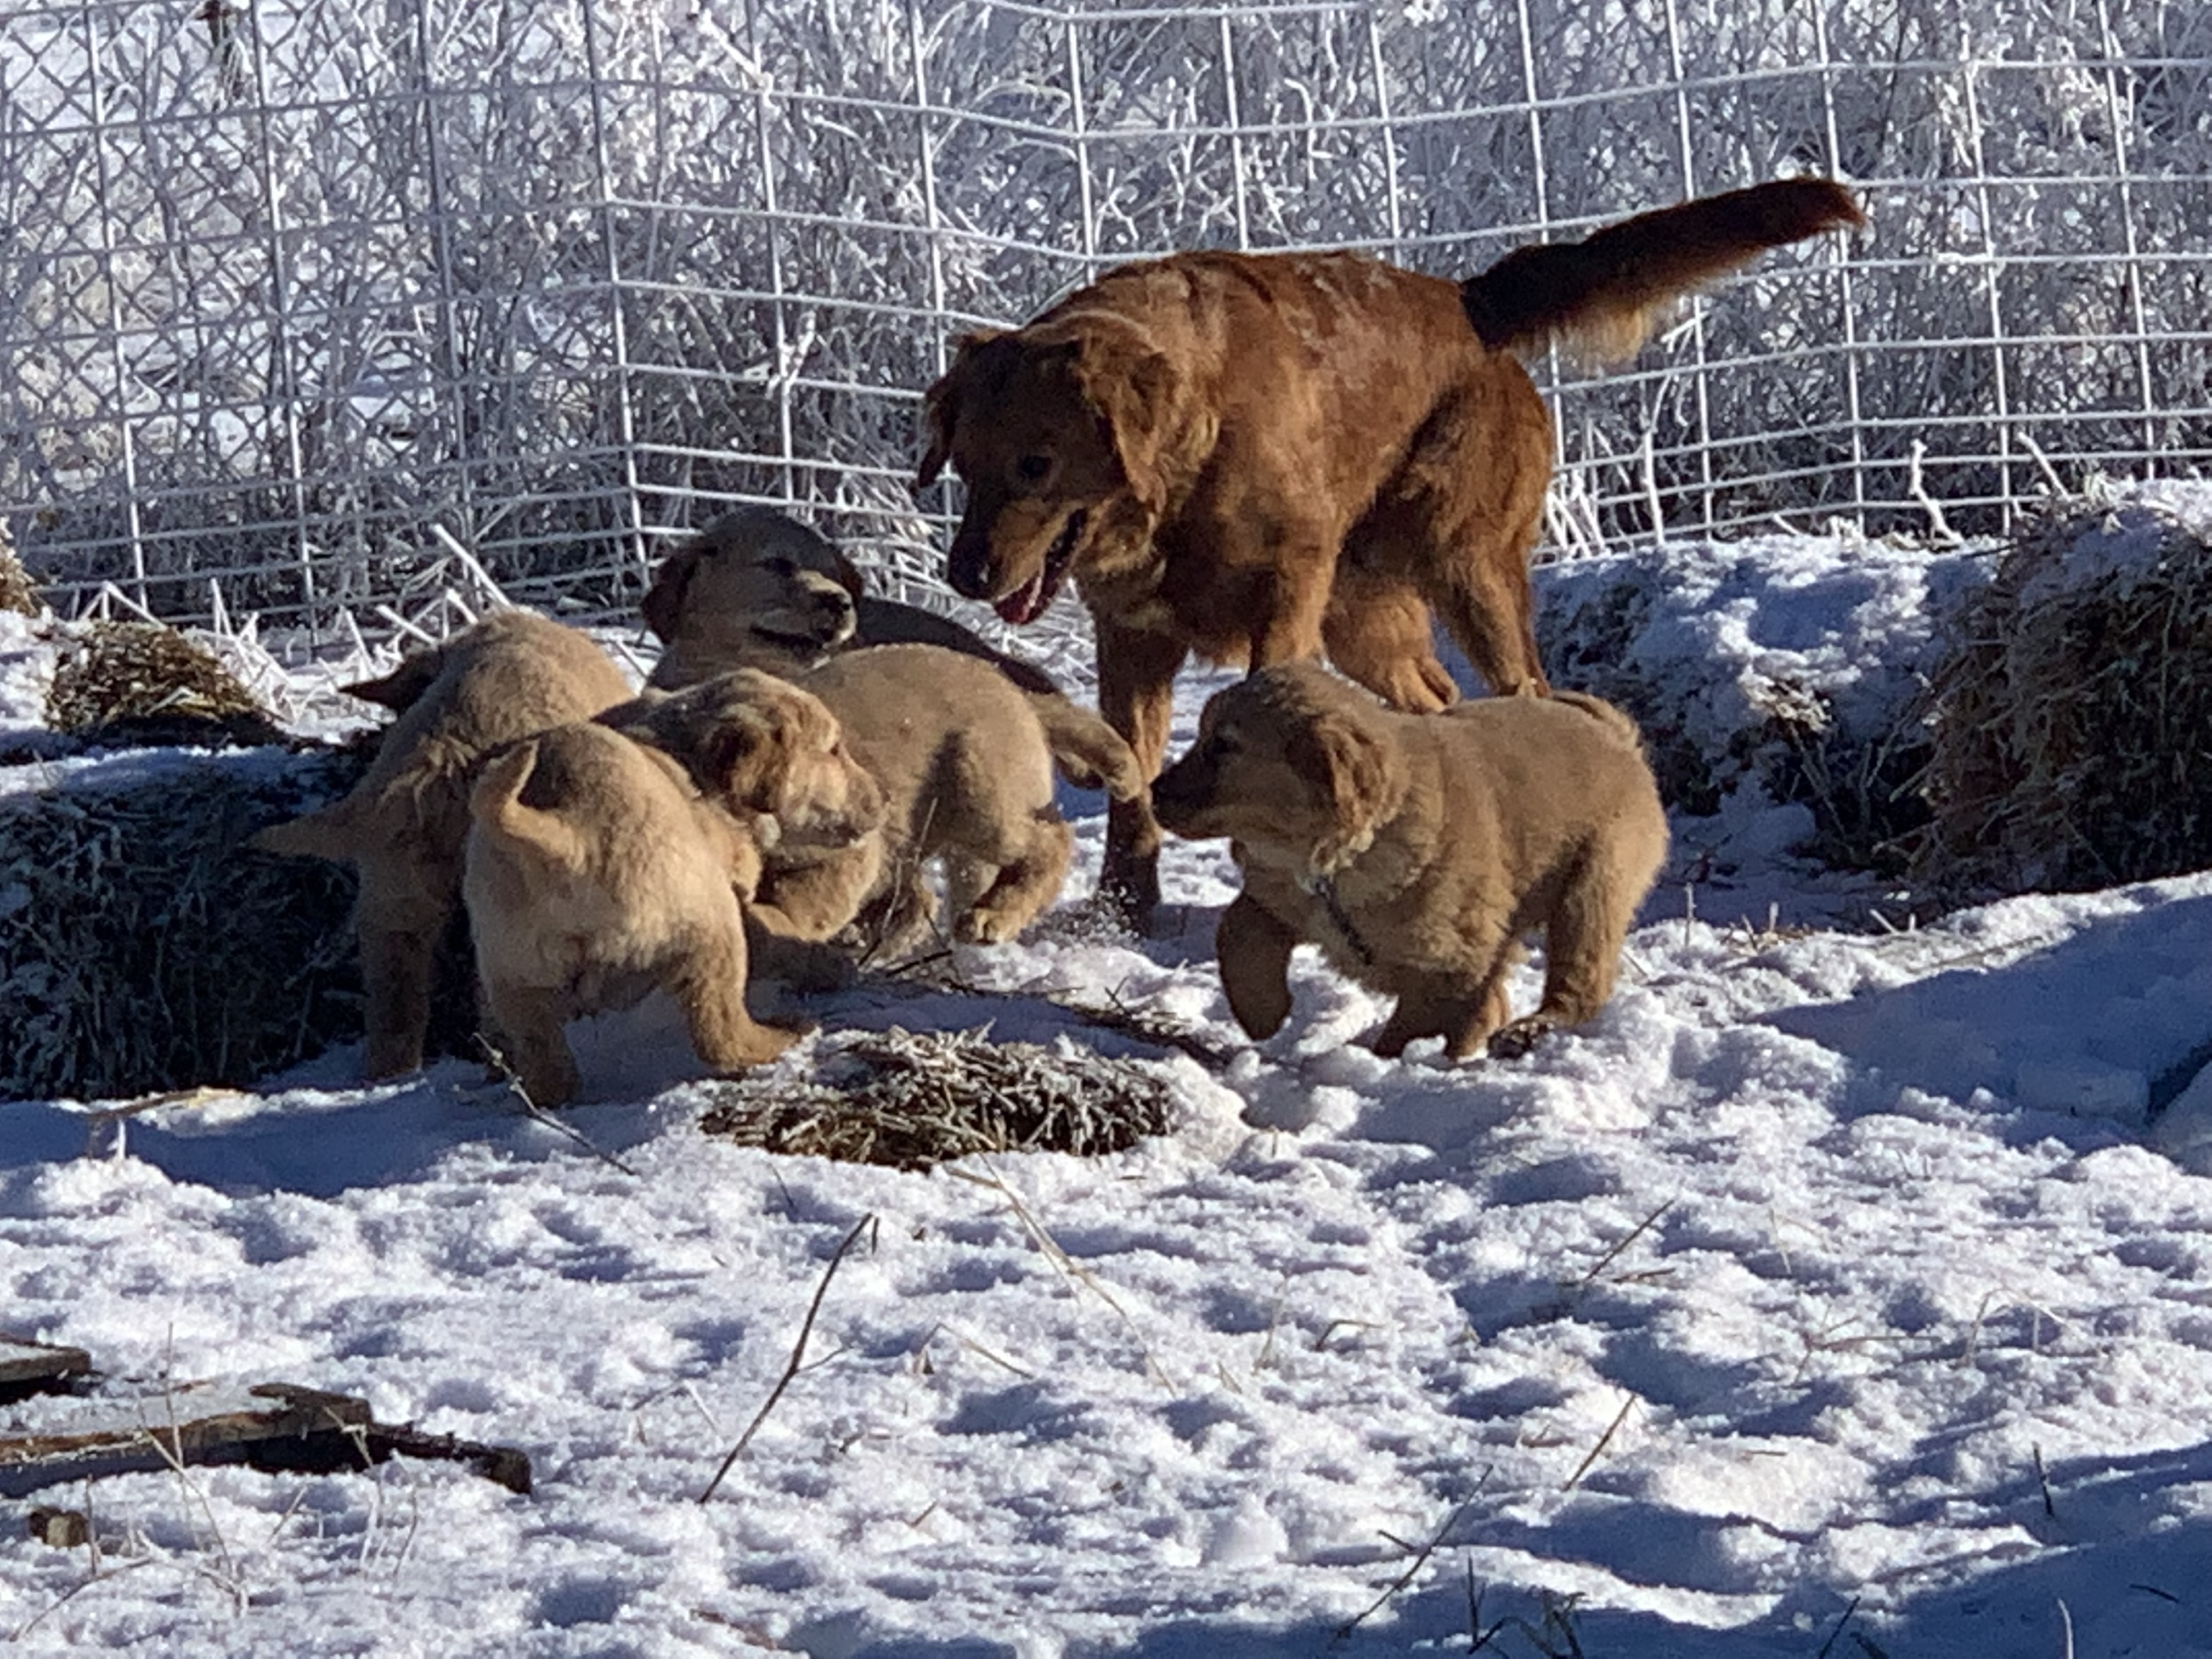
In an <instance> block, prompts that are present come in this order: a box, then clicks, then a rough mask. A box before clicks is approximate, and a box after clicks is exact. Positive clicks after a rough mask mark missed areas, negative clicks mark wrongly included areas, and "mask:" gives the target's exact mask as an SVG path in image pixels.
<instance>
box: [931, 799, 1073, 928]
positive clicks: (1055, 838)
mask: <svg viewBox="0 0 2212 1659" xmlns="http://www.w3.org/2000/svg"><path fill="white" fill-rule="evenodd" d="M1022 840H1023V842H1024V844H1023V845H1022V846H1021V848H1019V849H1018V851H1015V852H1014V853H1013V854H1012V856H1010V857H1009V858H1008V859H1007V860H1006V862H1004V863H1002V864H995V865H994V864H991V863H987V862H986V861H984V860H979V859H976V858H974V857H973V856H968V857H960V856H951V855H948V856H947V858H946V860H945V898H946V900H947V902H948V908H950V909H951V912H952V936H953V938H955V939H964V940H966V941H968V942H969V943H970V944H975V945H1002V944H1004V943H1005V942H1006V940H1008V939H1012V938H1014V937H1015V936H1016V935H1018V933H1020V932H1021V931H1022V929H1023V928H1024V927H1028V926H1029V925H1030V923H1031V922H1032V921H1036V919H1037V917H1038V916H1039V915H1041V914H1042V912H1043V910H1044V908H1045V907H1046V906H1047V905H1048V904H1050V903H1051V902H1053V900H1054V899H1055V898H1057V897H1059V896H1060V884H1061V883H1062V882H1063V881H1065V880H1066V878H1067V866H1068V865H1069V864H1070V863H1071V862H1073V859H1074V856H1075V832H1074V831H1073V829H1069V828H1068V827H1067V824H1066V822H1065V821H1064V820H1063V819H1062V818H1061V817H1060V814H1059V813H1058V812H1056V811H1053V810H1052V809H1051V808H1050V807H1046V808H1044V809H1042V811H1039V812H1038V813H1037V815H1036V818H1035V820H1034V821H1033V822H1032V823H1031V824H1030V827H1029V830H1028V833H1027V834H1026V835H1025V836H1023V837H1022Z"/></svg>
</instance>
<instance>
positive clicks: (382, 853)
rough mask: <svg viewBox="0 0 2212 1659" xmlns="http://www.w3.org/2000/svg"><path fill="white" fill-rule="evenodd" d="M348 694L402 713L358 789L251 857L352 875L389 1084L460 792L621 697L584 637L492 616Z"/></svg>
mask: <svg viewBox="0 0 2212 1659" xmlns="http://www.w3.org/2000/svg"><path fill="white" fill-rule="evenodd" d="M348 689H349V690H352V691H353V692H354V693H355V694H356V695H357V696H364V697H366V698H368V700H369V701H371V702H380V703H382V704H384V705H385V706H386V707H387V708H397V709H399V710H401V711H403V712H402V713H401V714H400V715H399V718H398V720H395V721H393V723H392V726H391V728H390V729H389V730H388V731H387V732H386V733H385V736H384V740H383V743H382V744H381V746H380V748H379V749H378V750H377V753H376V759H375V761H374V763H372V764H371V766H370V767H369V769H368V774H367V775H366V776H364V777H363V778H362V781H361V782H360V783H359V784H357V785H356V786H355V787H354V789H353V791H352V792H351V793H349V794H348V795H347V796H346V797H345V798H344V799H342V800H340V801H337V802H336V803H335V804H333V805H330V806H328V807H325V808H324V809H323V810H322V811H318V812H312V813H309V814H307V816H306V817H298V818H294V819H292V820H290V821H289V822H288V823H279V824H273V825H271V826H270V828H268V829H264V830H263V831H262V832H261V833H260V834H259V835H258V836H255V837H254V838H253V843H252V844H253V845H255V846H257V847H259V848H263V849H264V850H265V851H268V852H273V853H291V854H309V855H313V856H314V857H317V858H326V859H334V860H350V861H351V862H352V863H353V865H354V866H355V867H356V869H357V870H358V871H359V872H360V875H361V899H360V902H359V905H358V907H357V909H356V917H355V926H356V933H357V934H358V937H359V940H360V947H361V963H362V981H363V984H364V988H365V991H366V993H367V1000H368V1054H367V1064H368V1074H369V1075H370V1076H371V1077H390V1076H393V1075H396V1074H397V1073H402V1072H408V1071H412V1070H413V1069H414V1068H415V1067H416V1066H420V1065H421V1064H422V1043H423V1037H424V1033H425V1031H426V1030H427V1028H428V1024H429V1018H430V984H431V977H432V967H433V962H434V959H435V951H436V946H437V943H438V940H439V938H440V936H441V934H442V933H444V932H445V930H446V927H447V923H448V922H449V921H451V920H452V919H453V916H454V915H456V914H457V913H458V912H459V909H460V907H461V865H462V848H463V845H464V842H465V838H466V836H467V833H468V824H469V818H468V800H469V790H470V787H471V784H472V783H473V782H474V781H475V778H476V775H477V770H478V769H479V768H480V767H481V765H482V764H483V761H484V759H485V757H487V756H489V754H491V753H492V752H493V751H494V750H497V749H499V748H501V746H503V745H505V744H508V743H511V742H513V741H514V740H515V739H516V738H523V737H526V736H528V735H530V734H531V733H532V732H538V731H542V730H544V728H545V727H547V726H556V725H560V724H562V723H563V722H565V721H569V720H588V719H590V718H591V717H592V715H593V714H598V713H599V711H600V710H601V709H603V708H609V707H611V706H612V705H613V704H616V703H618V702H622V701H623V700H624V699H625V698H627V697H628V696H629V695H630V688H629V681H628V680H626V679H624V678H623V674H622V671H621V670H619V669H618V668H617V667H616V666H615V665H614V663H613V661H612V660H611V659H610V658H609V657H608V656H607V654H606V653H605V652H604V651H602V650H600V649H599V647H598V646H597V645H595V644H593V643H592V641H591V640H590V639H589V638H588V637H587V636H586V635H583V634H580V633H579V632H577V631H576V630H575V629H571V628H564V627H562V625H561V624H560V623H555V622H550V621H548V620H547V619H545V618H544V617H538V616H535V615H532V613H530V612H528V611H500V612H498V613H496V614H495V615H493V616H490V617H486V618H485V619H484V620H483V621H482V622H480V623H477V624H476V625H475V626H474V627H471V628H469V629H465V630H463V631H462V632H461V633H459V634H456V635H453V638H452V639H450V640H448V641H446V642H445V643H444V644H443V645H441V646H439V647H435V649H432V650H429V651H426V652H422V653H419V654H418V655H416V656H414V657H411V658H410V659H407V660H406V661H404V662H403V663H402V664H401V665H399V667H398V669H396V670H394V671H392V673H390V674H388V675H386V676H385V677H383V678H381V679H380V680H372V681H366V682H363V683H362V684H360V685H357V686H353V687H349V688H348Z"/></svg>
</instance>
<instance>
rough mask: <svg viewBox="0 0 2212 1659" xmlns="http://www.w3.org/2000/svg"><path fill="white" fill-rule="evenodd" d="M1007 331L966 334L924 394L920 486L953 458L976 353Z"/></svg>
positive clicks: (916, 477)
mask: <svg viewBox="0 0 2212 1659" xmlns="http://www.w3.org/2000/svg"><path fill="white" fill-rule="evenodd" d="M1005 332H1006V331H1005V330H1004V329H999V328H986V329H978V330H977V331H975V332H974V333H972V334H963V335H962V336H961V337H960V338H959V340H958V342H957V344H956V346H955V349H954V351H953V356H952V367H951V368H948V369H946V370H945V373H944V374H940V375H939V376H938V378H937V382H936V384H935V385H933V386H931V387H930V388H929V390H928V391H927V392H923V393H922V394H921V424H922V430H923V431H924V432H925V433H926V434H927V446H926V447H925V448H924V449H923V451H922V455H921V466H920V468H919V469H917V470H916V471H915V475H914V487H915V489H917V490H922V489H928V488H929V487H930V485H932V484H933V483H936V482H937V475H938V474H939V473H940V472H942V471H945V463H946V462H947V461H949V460H951V459H952V435H953V433H954V431H955V430H956V429H957V428H958V427H959V425H960V401H961V398H963V396H964V395H965V393H966V392H967V390H968V382H969V380H971V379H973V378H974V375H975V354H976V353H977V352H978V351H980V350H981V349H983V348H984V347H985V346H987V345H988V344H990V343H991V342H992V341H994V340H995V339H997V338H998V337H1000V335H1001V334H1004V333H1005Z"/></svg>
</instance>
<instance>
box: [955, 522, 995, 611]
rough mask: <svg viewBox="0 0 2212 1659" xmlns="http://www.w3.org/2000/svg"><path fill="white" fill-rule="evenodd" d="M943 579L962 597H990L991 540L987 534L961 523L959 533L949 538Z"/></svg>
mask: <svg viewBox="0 0 2212 1659" xmlns="http://www.w3.org/2000/svg"><path fill="white" fill-rule="evenodd" d="M945 580H946V581H948V582H950V583H951V585H952V591H953V592H956V593H957V594H958V595H960V597H961V598H962V599H989V598H990V597H991V543H990V538H988V537H987V536H983V535H980V534H978V533H977V532H975V531H972V530H970V529H969V528H968V526H966V525H964V524H963V525H962V526H960V532H959V534H957V535H956V536H955V537H953V538H952V550H951V552H950V553H948V554H947V555H945Z"/></svg>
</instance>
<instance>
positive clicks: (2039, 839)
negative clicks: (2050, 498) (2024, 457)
mask: <svg viewBox="0 0 2212 1659" xmlns="http://www.w3.org/2000/svg"><path fill="white" fill-rule="evenodd" d="M1948 633H1949V636H1950V643H1949V648H1948V653H1947V654H1946V656H1945V658H1944V659H1943V660H1942V664H1941V665H1940V666H1939V668H1938V669H1937V671H1936V676H1935V678H1934V681H1933V684H1932V686H1931V690H1930V698H1931V704H1932V708H1933V710H1934V719H1935V725H1934V748H1933V752H1932V755H1931V757H1930V760H1929V766H1928V771H1927V783H1926V789H1927V794H1928V797H1929V802H1930V805H1931V806H1932V808H1933V811H1934V821H1933V823H1932V824H1931V825H1930V826H1929V832H1928V835H1927V837H1926V840H1925V842H1924V844H1923V848H1921V850H1920V853H1919V855H1918V857H1917V860H1916V868H1917V873H1919V874H1920V875H1922V876H1923V877H1924V878H1927V879H1929V880H1931V881H1936V882H1941V883H1943V884H1947V885H1951V886H1954V887H1959V888H1963V889H1969V890H1984V891H1998V892H2021V891H2028V890H2054V889H2055V890H2083V889H2089V888H2097V887H2105V886H2110V885H2112V884H2116V883H2120V882H2127V881H2137V880H2142V879H2146V878H2152V877H2157V876H2166V875H2174V874H2178V873H2179V872H2184V871H2188V870H2196V869H2200V868H2203V866H2206V865H2208V864H2212V767H2208V766H2206V765H2205V764H2203V761H2202V758H2201V757H2202V756H2203V750H2204V749H2205V745H2206V742H2207V736H2206V734H2207V733H2208V732H2212V547H2208V546H2207V545H2206V540H2205V537H2204V536H2203V533H2201V532H2199V531H2197V530H2196V529H2193V528H2191V526H2187V525H2185V523H2183V522H2182V521H2181V520H2179V519H2177V518H2175V517H2174V516H2172V514H2171V513H2166V512H2163V511H2161V510H2160V508H2159V507H2156V506H2154V505H2152V504H2148V503H2144V502H2140V501H2136V502H2130V503H2129V504H2127V505H2125V506H2123V507H2116V508H2111V509H2100V510H2090V511H2083V510H2081V509H2079V508H2078V507H2077V508H2075V509H2074V510H2072V511H2069V512H2067V513H2060V514H2055V515H2053V516H2052V517H2051V518H2049V519H2047V520H2045V521H2044V522H2043V523H2041V524H2039V526H2036V527H2034V528H2033V529H2032V530H2031V531H2029V532H2027V534H2026V535H2024V536H2022V537H2021V539H2020V540H2019V541H2018V542H2016V543H2015V544H2013V545H2012V546H2011V547H2010V548H2008V550H2007V551H2006V552H2005V555H2004V556H2003V558H2002V561H2001V562H1999V564H1998V567H1997V568H1996V572H1995V574H1994V576H1993V577H1992V579H1991V580H1990V583H1989V584H1988V585H1987V586H1985V587H1984V588H1981V589H1979V590H1978V591H1976V592H1972V593H1970V594H1969V595H1968V596H1967V597H1966V600H1965V602H1964V603H1963V604H1962V605H1961V606H1960V608H1959V610H1958V611H1957V612H1956V613H1955V614H1954V617H1951V618H1950V619H1949V623H1948Z"/></svg>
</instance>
